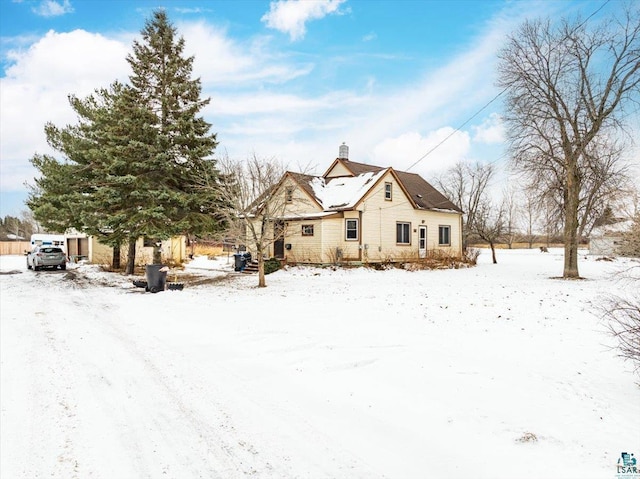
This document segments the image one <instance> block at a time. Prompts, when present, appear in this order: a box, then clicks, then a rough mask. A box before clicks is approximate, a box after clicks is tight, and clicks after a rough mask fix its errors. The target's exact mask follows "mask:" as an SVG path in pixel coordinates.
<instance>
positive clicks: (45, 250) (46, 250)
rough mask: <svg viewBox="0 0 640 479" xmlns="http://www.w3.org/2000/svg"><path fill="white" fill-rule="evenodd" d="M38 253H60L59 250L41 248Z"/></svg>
mask: <svg viewBox="0 0 640 479" xmlns="http://www.w3.org/2000/svg"><path fill="white" fill-rule="evenodd" d="M40 251H42V252H43V253H62V250H61V249H60V248H42V249H41V250H40Z"/></svg>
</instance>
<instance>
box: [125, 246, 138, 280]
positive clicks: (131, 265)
mask: <svg viewBox="0 0 640 479" xmlns="http://www.w3.org/2000/svg"><path fill="white" fill-rule="evenodd" d="M135 266H136V239H133V238H130V239H129V251H128V252H127V269H126V271H125V274H133V273H134V269H135Z"/></svg>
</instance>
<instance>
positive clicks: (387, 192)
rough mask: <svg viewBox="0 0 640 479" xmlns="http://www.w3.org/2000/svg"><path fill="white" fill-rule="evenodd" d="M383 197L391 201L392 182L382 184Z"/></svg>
mask: <svg viewBox="0 0 640 479" xmlns="http://www.w3.org/2000/svg"><path fill="white" fill-rule="evenodd" d="M384 199H385V200H387V201H391V200H392V199H393V184H392V183H389V182H387V183H385V184H384Z"/></svg>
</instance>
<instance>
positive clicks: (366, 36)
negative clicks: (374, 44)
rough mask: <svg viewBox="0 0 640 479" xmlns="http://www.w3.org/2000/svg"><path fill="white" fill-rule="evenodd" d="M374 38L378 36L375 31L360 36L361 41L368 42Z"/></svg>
mask: <svg viewBox="0 0 640 479" xmlns="http://www.w3.org/2000/svg"><path fill="white" fill-rule="evenodd" d="M376 38H378V35H376V34H375V32H371V33H367V34H366V35H365V36H364V37H362V41H363V42H370V41H372V40H375V39H376Z"/></svg>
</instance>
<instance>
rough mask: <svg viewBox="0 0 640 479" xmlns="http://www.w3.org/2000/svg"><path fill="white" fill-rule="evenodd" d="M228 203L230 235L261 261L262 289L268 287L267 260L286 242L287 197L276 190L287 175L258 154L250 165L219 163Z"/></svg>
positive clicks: (259, 268)
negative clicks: (277, 244)
mask: <svg viewBox="0 0 640 479" xmlns="http://www.w3.org/2000/svg"><path fill="white" fill-rule="evenodd" d="M219 167H220V171H221V172H222V181H223V183H224V186H225V187H224V191H225V201H226V202H227V203H228V204H229V205H230V206H231V208H230V209H229V211H228V212H227V215H228V218H227V219H228V223H229V225H230V230H229V232H228V233H229V234H232V235H234V236H236V237H237V238H240V239H241V240H243V241H244V242H245V244H246V245H247V246H248V247H249V249H250V250H251V251H253V252H254V253H255V256H256V258H255V259H256V260H257V261H258V286H259V287H265V286H266V280H265V270H264V260H265V255H267V254H268V251H269V247H270V246H271V245H272V244H273V243H274V242H275V241H276V240H279V239H282V238H284V235H285V234H286V233H285V223H284V220H283V217H284V213H285V209H286V204H287V203H286V198H285V195H284V194H282V195H276V194H275V193H277V191H276V189H277V186H278V184H279V182H280V180H281V179H282V178H283V175H284V173H285V169H284V167H283V166H282V165H281V164H280V163H279V162H278V161H277V160H275V159H273V158H269V159H261V158H258V156H256V155H255V154H254V155H253V156H252V157H251V158H249V159H247V160H246V161H233V160H230V159H229V158H223V159H221V160H219Z"/></svg>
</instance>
